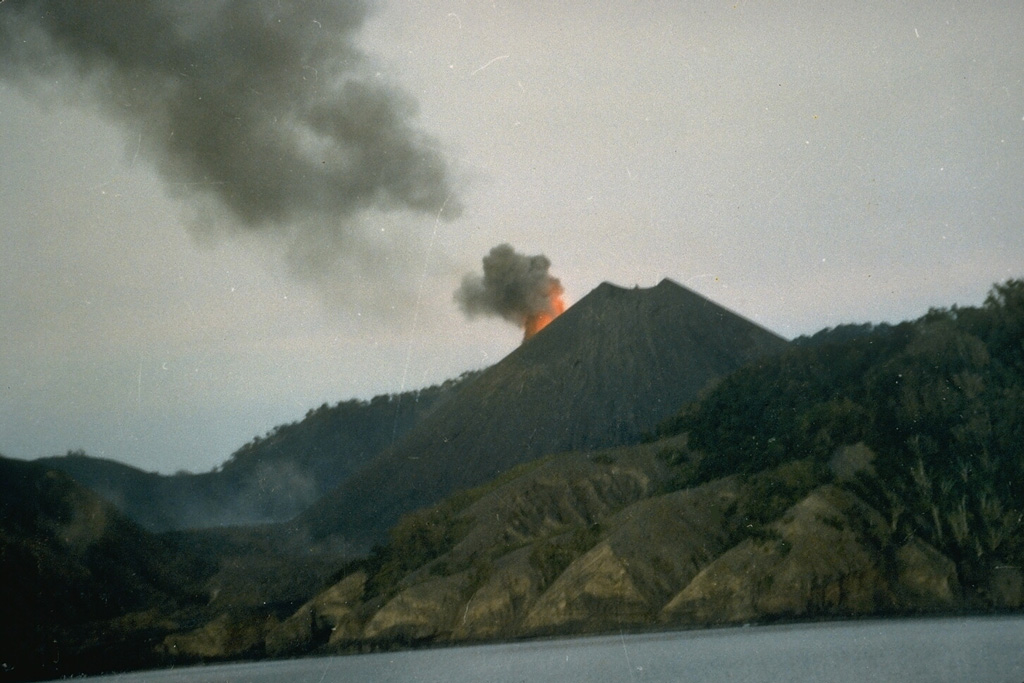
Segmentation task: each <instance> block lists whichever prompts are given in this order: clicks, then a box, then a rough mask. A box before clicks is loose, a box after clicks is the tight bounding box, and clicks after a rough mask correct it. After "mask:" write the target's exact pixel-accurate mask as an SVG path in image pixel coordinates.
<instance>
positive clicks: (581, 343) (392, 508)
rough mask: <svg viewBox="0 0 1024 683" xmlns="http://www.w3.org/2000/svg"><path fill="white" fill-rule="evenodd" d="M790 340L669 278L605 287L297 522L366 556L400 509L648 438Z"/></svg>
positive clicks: (312, 533)
mask: <svg viewBox="0 0 1024 683" xmlns="http://www.w3.org/2000/svg"><path fill="white" fill-rule="evenodd" d="M787 344H788V342H786V340H784V339H783V338H781V337H779V336H778V335H776V334H774V333H772V332H770V331H768V330H766V329H764V328H762V327H760V326H758V325H756V324H755V323H753V322H751V321H749V320H746V319H745V318H742V317H741V316H739V315H737V314H735V313H732V312H730V311H728V310H726V309H724V308H722V307H721V306H718V305H717V304H715V303H713V302H712V301H709V300H708V299H705V298H704V297H702V296H700V295H698V294H696V293H694V292H692V291H690V290H688V289H686V288H685V287H683V286H681V285H679V284H677V283H675V282H673V281H671V280H668V279H665V280H663V281H662V282H661V283H660V284H658V285H657V286H656V287H652V288H645V289H641V288H633V289H625V288H622V287H618V286H615V285H612V284H609V283H603V284H601V285H600V286H598V287H597V288H596V289H594V290H593V291H592V292H590V293H589V294H588V295H587V296H585V297H583V298H582V299H581V300H580V301H579V302H577V303H576V304H575V305H574V306H572V307H571V308H569V309H568V310H567V311H566V312H565V313H563V314H562V315H560V316H559V317H557V318H555V319H554V320H553V321H552V322H551V323H550V324H549V325H547V326H546V327H545V328H544V329H543V330H541V331H540V332H538V333H537V334H536V335H535V336H533V337H531V338H530V339H528V340H526V341H525V342H524V343H523V344H522V345H521V346H520V347H519V348H517V349H516V350H515V351H513V352H512V353H510V354H509V355H508V356H506V357H505V358H504V359H502V360H501V361H500V362H498V363H497V364H496V365H494V366H492V367H491V368H489V369H487V370H485V371H484V372H482V373H481V374H480V375H479V376H477V377H476V378H475V379H474V380H473V381H471V382H469V383H467V384H466V385H465V386H464V387H462V389H461V390H460V391H459V393H458V394H456V395H455V396H453V397H452V398H451V399H450V400H448V401H446V402H445V403H444V404H443V405H440V406H439V407H438V408H437V409H436V410H435V411H434V412H432V413H431V414H429V415H427V416H426V417H424V418H423V420H422V421H421V422H420V423H419V424H418V425H417V426H416V427H414V428H413V429H412V430H411V431H410V432H409V433H408V434H407V435H406V436H405V438H404V439H402V440H401V441H399V442H398V443H396V444H395V446H394V447H392V448H390V449H389V450H386V451H384V452H383V453H381V454H380V455H378V456H377V457H376V458H374V459H373V460H371V461H370V462H369V463H368V465H367V466H366V467H365V468H364V469H362V470H361V471H360V472H359V473H358V474H356V475H355V476H353V477H352V478H350V479H349V480H347V481H346V482H345V483H343V484H342V485H341V486H340V487H339V488H338V489H336V490H335V491H333V492H332V493H330V494H328V495H327V496H325V497H324V498H322V499H321V500H320V501H319V502H317V503H316V504H314V505H313V507H311V508H310V509H309V510H307V511H306V512H305V513H303V515H301V516H300V517H299V518H297V519H296V520H295V521H294V522H293V524H296V523H297V524H298V525H299V526H300V527H301V528H302V529H303V530H304V531H306V532H308V533H309V536H310V540H311V541H313V542H314V543H316V542H322V541H325V540H327V539H328V538H330V539H332V540H334V541H338V540H342V539H343V541H344V543H345V545H346V546H348V547H349V548H351V549H353V550H356V551H362V550H365V549H366V548H367V547H368V546H369V545H370V544H372V543H374V542H378V541H380V540H381V539H382V537H383V534H384V532H385V530H386V529H388V528H389V527H391V526H392V525H393V524H394V522H395V521H397V519H398V517H400V516H401V514H403V513H405V512H408V511H411V510H414V509H417V508H420V507H423V506H426V505H429V504H431V503H434V502H436V501H438V500H440V499H441V498H443V497H444V496H446V495H448V494H449V493H451V492H452V491H455V490H458V489H462V488H467V487H470V486H474V485H477V484H480V483H483V482H485V481H487V480H489V479H492V478H493V477H494V476H496V475H497V474H500V473H501V472H504V471H506V470H508V469H509V468H511V467H513V466H515V465H517V464H520V463H524V462H527V461H530V460H534V459H536V458H538V457H541V456H544V455H546V454H550V453H556V452H562V451H572V450H590V449H596V448H602V447H607V446H615V445H621V444H626V443H632V442H636V441H638V440H640V439H641V438H642V437H643V435H644V434H646V433H650V432H651V431H653V429H654V428H655V427H656V426H657V425H658V424H659V423H660V422H661V421H663V420H664V419H666V418H667V417H669V416H671V415H674V414H675V413H676V412H677V411H678V410H679V409H680V408H681V407H682V406H683V404H685V403H686V402H688V401H690V400H692V399H693V398H695V397H696V396H697V394H698V392H699V391H700V390H701V389H702V388H703V387H704V386H705V385H706V384H707V383H708V382H709V381H711V380H713V379H714V378H716V377H720V376H722V375H724V374H726V373H729V372H731V371H733V370H735V369H737V368H739V367H740V366H742V365H745V364H747V363H750V362H752V361H756V360H757V359H758V358H762V357H764V356H766V355H769V354H774V353H777V352H780V351H781V350H783V349H784V348H786V346H787ZM332 545H333V544H332Z"/></svg>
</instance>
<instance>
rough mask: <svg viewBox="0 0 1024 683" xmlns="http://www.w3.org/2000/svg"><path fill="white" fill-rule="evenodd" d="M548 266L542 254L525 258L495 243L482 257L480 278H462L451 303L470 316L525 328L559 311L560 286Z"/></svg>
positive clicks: (523, 255)
mask: <svg viewBox="0 0 1024 683" xmlns="http://www.w3.org/2000/svg"><path fill="white" fill-rule="evenodd" d="M550 267H551V261H549V260H548V258H547V257H546V256H544V255H542V254H539V255H536V256H527V255H525V254H520V253H518V252H516V250H515V249H513V248H512V246H511V245H509V244H499V245H498V246H496V247H494V248H493V249H491V251H490V252H489V253H488V254H487V256H485V257H484V258H483V275H477V274H470V275H466V276H465V277H464V278H463V280H462V284H461V286H460V287H459V288H458V289H457V290H456V291H455V301H456V302H457V303H458V304H459V307H460V308H461V309H462V310H463V312H464V313H466V315H468V316H470V317H476V316H480V315H489V316H500V317H502V318H504V319H505V320H508V321H509V322H512V323H515V324H516V325H519V326H520V327H523V328H529V326H530V323H531V321H532V320H534V319H536V318H537V317H538V316H550V317H553V316H556V315H558V314H559V313H561V312H562V311H561V306H562V304H561V295H562V291H563V290H562V283H561V282H559V280H558V279H557V278H555V277H552V276H551V275H550V273H549V272H548V269H549V268H550ZM527 331H528V332H529V329H527Z"/></svg>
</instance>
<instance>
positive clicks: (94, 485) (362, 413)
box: [37, 373, 473, 531]
mask: <svg viewBox="0 0 1024 683" xmlns="http://www.w3.org/2000/svg"><path fill="white" fill-rule="evenodd" d="M471 377H473V373H467V374H466V375H463V376H462V377H460V378H458V379H455V380H450V381H448V382H445V383H444V384H442V385H438V386H433V387H429V388H426V389H422V390H419V391H409V392H405V393H402V394H395V395H382V396H377V397H375V398H373V399H372V400H370V401H359V400H349V401H343V402H340V403H338V404H336V405H333V406H328V405H327V404H324V405H322V406H320V407H319V408H316V409H311V410H310V411H309V412H307V413H306V416H305V417H304V418H303V419H302V420H300V421H298V422H293V423H290V424H284V425H279V426H277V427H275V428H274V429H272V430H270V431H269V432H268V433H267V434H266V435H265V436H263V437H256V438H255V439H253V440H252V441H250V442H249V443H247V444H245V445H244V446H242V447H241V448H240V449H238V450H237V451H235V452H234V453H233V454H232V455H231V457H230V458H229V459H228V460H227V461H226V462H225V463H224V465H222V466H221V467H218V468H217V469H215V470H213V471H212V472H204V473H201V474H191V473H185V472H182V473H179V474H175V475H173V476H165V475H161V474H157V473H154V472H144V471H142V470H139V469H137V468H134V467H131V466H128V465H125V464H123V463H119V462H115V461H112V460H105V459H102V458H94V457H90V456H88V455H85V454H84V453H69V454H67V455H65V456H61V457H53V458H41V459H39V460H38V461H37V462H39V463H40V464H41V465H44V466H46V467H49V468H54V469H59V470H62V471H64V472H66V473H68V474H69V475H71V476H72V477H74V478H75V479H76V480H77V481H78V482H79V483H81V484H82V485H84V486H86V487H88V488H90V489H92V490H93V491H95V492H96V493H97V494H99V495H100V496H102V497H103V498H105V499H107V500H108V501H110V502H111V503H113V504H114V505H115V506H116V507H117V508H118V509H119V510H121V511H122V512H124V513H125V514H126V515H127V516H128V517H130V518H131V519H133V520H135V521H136V522H137V523H139V524H140V525H142V526H143V527H145V528H147V529H149V530H151V531H166V530H171V529H195V528H205V527H214V526H224V525H243V524H265V523H270V522H279V521H284V520H287V519H290V518H292V517H294V516H295V515H297V514H298V513H299V512H301V511H302V510H304V509H305V508H307V507H308V506H309V505H311V504H312V503H313V502H314V501H316V500H317V499H318V498H320V497H321V496H322V495H324V494H325V493H327V492H328V491H330V490H332V489H334V488H335V487H337V486H338V485H339V484H340V483H341V482H343V481H344V480H345V479H347V478H348V477H349V476H351V475H352V474H353V473H354V472H355V471H357V470H358V469H359V468H360V467H362V466H363V465H365V464H366V463H367V462H368V461H369V460H370V459H371V458H372V457H373V456H374V455H376V454H377V453H378V452H380V451H381V450H383V449H384V448H385V447H386V446H388V445H389V444H390V443H392V442H393V441H394V440H395V439H397V438H400V437H401V436H402V435H404V434H405V433H406V432H407V431H409V429H410V428H411V427H412V426H413V425H415V424H416V423H417V422H418V421H419V420H421V419H422V418H423V416H424V415H426V414H427V413H429V412H430V410H431V409H432V408H433V407H434V405H435V404H437V403H439V402H443V401H444V400H445V399H446V398H447V397H448V396H450V395H451V394H452V393H453V392H454V391H455V390H456V388H457V387H458V386H460V385H461V384H462V383H463V382H465V381H466V380H467V379H468V378H471Z"/></svg>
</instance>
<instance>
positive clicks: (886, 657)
mask: <svg viewBox="0 0 1024 683" xmlns="http://www.w3.org/2000/svg"><path fill="white" fill-rule="evenodd" d="M88 680H89V681H90V682H91V681H107V682H113V681H119V682H125V681H140V682H143V683H176V682H179V681H180V682H182V683H184V682H186V681H188V682H189V683H193V682H195V683H241V682H246V683H272V682H273V683H277V682H278V681H285V682H286V683H307V682H312V683H331V682H341V681H346V682H347V681H423V682H427V681H430V682H433V681H437V682H438V683H442V682H443V683H469V682H471V681H472V682H474V683H475V682H477V681H487V682H495V683H503V682H506V681H508V682H518V681H586V682H587V683H605V682H610V681H710V682H712V683H717V682H719V681H723V682H724V681H743V682H745V683H756V682H759V681H772V682H776V681H816V682H817V681H837V682H839V681H842V682H845V681H851V682H852V681H858V682H859V681H928V682H929V683H935V681H969V682H970V683H984V682H987V681H993V682H998V683H1024V616H1019V617H970V618H956V619H951V618H950V619H920V620H900V621H882V620H879V621H861V622H850V623H838V624H837V623H827V624H800V625H787V626H758V627H750V628H735V629H713V630H707V631H685V632H672V633H655V634H640V635H625V636H600V637H591V638H571V639H559V640H544V641H531V642H525V643H523V642H521V643H506V644H501V645H479V646H472V647H452V648H443V649H435V650H420V651H417V652H398V653H386V654H373V655H354V656H348V657H316V658H309V659H298V660H289V661H275V662H259V663H251V664H226V665H218V666H208V667H190V668H182V669H169V670H164V671H152V672H145V673H134V674H122V675H119V676H100V677H96V678H90V679H88Z"/></svg>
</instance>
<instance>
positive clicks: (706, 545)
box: [197, 281, 1024, 656]
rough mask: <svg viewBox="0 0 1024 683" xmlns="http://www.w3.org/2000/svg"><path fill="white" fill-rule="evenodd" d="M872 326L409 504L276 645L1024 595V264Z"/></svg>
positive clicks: (397, 640) (1006, 600)
mask: <svg viewBox="0 0 1024 683" xmlns="http://www.w3.org/2000/svg"><path fill="white" fill-rule="evenodd" d="M849 332H850V330H848V329H842V330H839V331H838V333H837V334H836V337H835V339H830V334H829V333H828V332H825V333H823V334H822V335H819V336H817V339H816V340H814V341H813V343H812V342H810V341H809V340H805V343H801V344H798V345H795V346H794V347H793V348H791V349H790V350H789V351H786V352H784V353H782V354H779V355H777V356H774V357H771V358H767V359H764V360H763V361H762V362H760V363H757V364H754V365H748V366H746V367H744V368H743V369H741V370H739V371H737V372H735V373H733V374H731V375H729V376H728V377H726V378H724V379H723V380H722V381H720V382H718V383H716V384H715V385H714V386H713V387H710V388H709V389H708V390H707V391H705V392H704V393H703V394H702V396H701V397H700V398H699V399H698V400H697V401H694V402H692V403H690V404H688V405H687V406H686V407H685V408H684V409H683V410H682V412H681V413H680V414H679V415H677V416H676V417H675V418H673V419H672V420H669V421H667V422H666V423H664V424H663V426H662V428H661V430H660V432H661V433H662V434H663V436H662V437H661V438H660V439H658V440H655V441H651V442H649V443H646V444H641V445H634V446H622V447H618V448H613V449H605V450H598V451H590V452H575V453H564V454H557V455H552V456H549V457H545V458H541V459H538V460H534V461H532V462H530V463H527V464H524V465H520V466H519V467H516V468H514V469H512V470H510V471H508V472H506V473H504V474H503V475H501V476H500V477H498V478H497V479H495V480H493V481H491V482H489V483H487V484H485V485H483V486H481V487H478V488H476V489H470V490H465V491H461V492H459V493H457V494H456V495H454V496H452V497H450V498H448V499H446V500H444V501H442V502H440V503H439V504H437V505H436V506H433V507H431V508H427V509H424V510H420V511H417V512H414V513H411V514H409V515H407V516H405V517H403V518H402V519H401V521H400V522H399V523H398V524H397V525H395V526H394V527H393V528H392V529H391V531H390V534H389V541H388V542H387V543H386V544H384V545H382V546H378V547H377V548H376V549H375V550H374V552H373V553H371V554H370V556H369V557H367V558H365V559H363V560H359V561H357V562H353V563H349V564H348V565H346V566H345V567H343V568H342V569H341V570H340V571H339V572H338V573H337V575H336V580H335V582H334V583H333V584H331V585H330V586H328V587H326V588H325V589H324V590H322V591H320V592H319V593H317V594H315V595H313V596H311V597H310V599H309V600H308V601H307V602H306V603H305V604H304V605H302V606H301V607H300V608H299V609H298V610H297V611H296V612H294V613H293V614H292V615H291V616H290V617H288V618H287V619H285V620H283V621H281V622H279V623H278V624H276V625H274V626H272V627H270V628H268V629H267V631H266V635H265V641H264V648H265V651H266V653H267V654H268V655H269V656H277V655H285V654H289V655H291V654H299V653H311V652H319V653H328V652H350V651H365V650H366V649H368V648H369V649H374V648H390V647H395V646H396V645H413V644H427V643H431V644H437V643H454V642H463V641H478V640H487V639H492V638H515V637H523V636H535V635H548V634H569V633H594V632H607V631H620V630H622V629H633V628H654V627H657V628H675V627H696V626H708V625H714V624H738V623H747V622H750V621H756V622H769V621H776V620H794V619H799V620H807V619H820V618H830V619H834V618H849V617H858V616H896V615H917V614H924V613H955V612H962V611H972V612H977V611H985V610H994V611H1004V610H1020V609H1022V608H1024V573H1022V570H1021V567H1022V566H1024V544H1022V541H1021V538H1022V536H1021V531H1022V530H1024V529H1022V522H1021V519H1022V514H1024V494H1022V489H1021V488H1020V486H1019V482H1020V481H1021V474H1022V473H1024V472H1022V468H1024V458H1022V454H1021V450H1020V443H1021V441H1020V435H1021V434H1024V413H1022V412H1021V410H1020V406H1021V405H1024V403H1022V399H1024V342H1022V341H1021V340H1024V281H1012V282H1010V283H1007V284H1005V285H1001V286H998V287H997V288H996V289H995V290H993V294H992V296H990V297H989V299H988V301H987V302H986V304H985V305H984V306H983V307H980V308H962V309H958V308H954V309H950V310H933V311H931V312H929V313H928V314H927V315H926V316H924V317H922V318H920V319H918V320H916V321H913V322H908V323H903V324H901V325H897V326H879V327H878V328H870V329H866V330H863V332H864V333H863V334H854V335H849V334H848V333H849ZM197 637H198V636H197Z"/></svg>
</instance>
